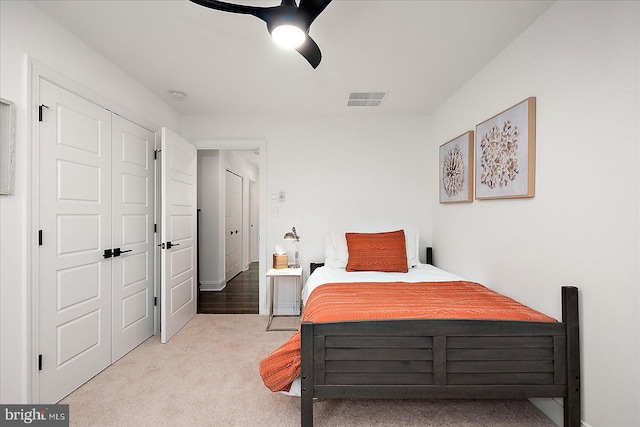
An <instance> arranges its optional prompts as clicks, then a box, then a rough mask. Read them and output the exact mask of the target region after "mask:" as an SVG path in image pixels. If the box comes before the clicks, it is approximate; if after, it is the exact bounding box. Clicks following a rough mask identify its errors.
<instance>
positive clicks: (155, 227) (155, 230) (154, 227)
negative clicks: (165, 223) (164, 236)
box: [153, 224, 158, 233]
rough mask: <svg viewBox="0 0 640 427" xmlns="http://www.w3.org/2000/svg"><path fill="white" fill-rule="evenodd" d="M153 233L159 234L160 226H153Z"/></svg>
mask: <svg viewBox="0 0 640 427" xmlns="http://www.w3.org/2000/svg"><path fill="white" fill-rule="evenodd" d="M153 232H154V233H157V232H158V224H153Z"/></svg>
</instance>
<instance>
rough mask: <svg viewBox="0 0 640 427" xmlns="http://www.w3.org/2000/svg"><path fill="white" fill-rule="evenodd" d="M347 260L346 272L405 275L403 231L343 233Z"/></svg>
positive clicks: (405, 250) (405, 249) (406, 267)
mask: <svg viewBox="0 0 640 427" xmlns="http://www.w3.org/2000/svg"><path fill="white" fill-rule="evenodd" d="M345 237H346V238H347V248H348V250H349V259H348V261H347V267H346V270H347V271H383V272H394V273H406V272H408V271H409V268H408V265H407V247H406V245H405V239H404V230H398V231H390V232H386V233H345Z"/></svg>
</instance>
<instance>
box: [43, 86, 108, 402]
mask: <svg viewBox="0 0 640 427" xmlns="http://www.w3.org/2000/svg"><path fill="white" fill-rule="evenodd" d="M39 84H40V88H39V89H40V102H41V104H43V105H46V107H43V115H42V121H41V122H40V124H39V126H40V127H39V132H40V134H39V144H40V145H39V150H38V154H39V158H38V160H39V168H38V170H39V177H40V181H39V183H38V188H39V190H38V226H39V229H40V230H41V234H42V245H40V246H39V251H38V286H39V289H38V304H39V310H38V350H39V353H40V354H41V356H42V370H41V371H40V373H39V402H40V403H45V404H47V403H55V402H58V401H59V400H60V399H62V398H63V397H64V396H66V395H67V394H69V393H70V392H72V391H73V390H75V389H76V388H77V387H79V386H80V385H81V384H83V383H84V382H85V381H87V380H88V379H90V378H91V377H93V376H94V375H96V374H97V373H98V372H100V371H101V370H102V369H104V368H105V367H107V366H108V365H109V364H110V363H111V261H110V260H108V259H105V258H104V257H103V251H104V249H107V248H111V220H112V218H111V204H110V203H111V138H110V135H111V113H110V112H109V111H107V110H105V109H104V108H102V107H99V106H97V105H95V104H93V103H91V102H89V101H87V100H85V99H83V98H81V97H78V96H76V95H74V94H72V93H70V92H68V91H66V90H64V89H62V88H60V87H58V86H56V85H54V84H52V83H50V82H48V81H46V80H40V83H39Z"/></svg>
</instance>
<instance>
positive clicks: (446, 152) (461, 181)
mask: <svg viewBox="0 0 640 427" xmlns="http://www.w3.org/2000/svg"><path fill="white" fill-rule="evenodd" d="M473 164H474V162H473V131H472V130H470V131H467V132H465V133H463V134H462V135H460V136H458V137H456V138H454V139H452V140H451V141H449V142H445V143H444V144H442V145H441V146H440V163H439V165H440V184H439V187H440V203H470V202H473Z"/></svg>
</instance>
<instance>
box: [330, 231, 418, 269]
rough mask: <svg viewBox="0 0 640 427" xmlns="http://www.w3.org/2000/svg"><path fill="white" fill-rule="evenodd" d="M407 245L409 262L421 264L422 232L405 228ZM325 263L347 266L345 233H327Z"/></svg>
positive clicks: (414, 264) (335, 266) (339, 266)
mask: <svg viewBox="0 0 640 427" xmlns="http://www.w3.org/2000/svg"><path fill="white" fill-rule="evenodd" d="M404 240H405V244H406V246H407V264H408V266H409V268H413V267H415V266H416V265H418V264H420V233H418V232H414V231H407V230H404ZM324 256H325V259H324V265H325V267H330V268H346V266H347V261H349V249H348V248H347V238H346V237H345V234H344V233H327V235H326V236H325V237H324Z"/></svg>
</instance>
